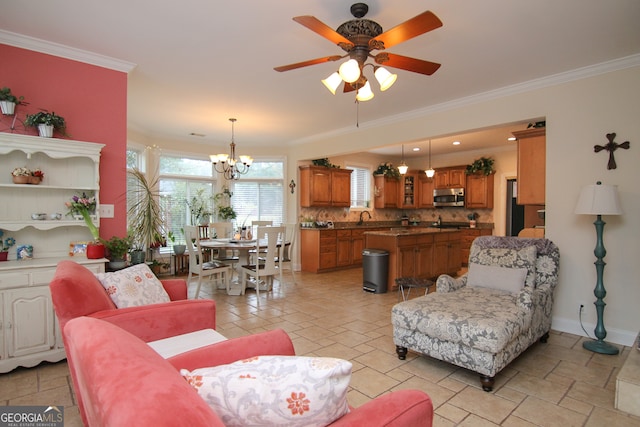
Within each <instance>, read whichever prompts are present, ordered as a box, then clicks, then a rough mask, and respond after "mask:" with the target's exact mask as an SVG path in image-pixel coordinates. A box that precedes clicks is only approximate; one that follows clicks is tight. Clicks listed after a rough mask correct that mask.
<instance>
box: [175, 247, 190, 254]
mask: <svg viewBox="0 0 640 427" xmlns="http://www.w3.org/2000/svg"><path fill="white" fill-rule="evenodd" d="M186 250H187V245H173V252H174V253H175V254H176V255H182V254H183V253H184V251H186Z"/></svg>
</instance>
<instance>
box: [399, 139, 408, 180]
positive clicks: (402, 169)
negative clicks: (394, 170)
mask: <svg viewBox="0 0 640 427" xmlns="http://www.w3.org/2000/svg"><path fill="white" fill-rule="evenodd" d="M408 169H409V166H407V165H406V164H405V162H404V144H402V162H401V163H400V166H398V171H399V172H400V175H404V174H406V173H407V170H408Z"/></svg>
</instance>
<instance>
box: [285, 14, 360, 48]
mask: <svg viewBox="0 0 640 427" xmlns="http://www.w3.org/2000/svg"><path fill="white" fill-rule="evenodd" d="M293 20H294V21H296V22H297V23H298V24H300V25H303V26H305V27H307V28H308V29H310V30H311V31H313V32H314V33H316V34H319V35H321V36H322V37H324V38H325V39H327V40H329V41H331V42H333V43H335V44H340V43H344V44H347V45H351V46H353V43H351V41H350V40H349V39H347V38H346V37H344V36H342V35H341V34H339V33H337V32H336V31H335V30H334V29H333V28H331V27H329V26H328V25H327V24H325V23H323V22H322V21H320V20H319V19H318V18H316V17H314V16H310V15H304V16H295V17H294V18H293Z"/></svg>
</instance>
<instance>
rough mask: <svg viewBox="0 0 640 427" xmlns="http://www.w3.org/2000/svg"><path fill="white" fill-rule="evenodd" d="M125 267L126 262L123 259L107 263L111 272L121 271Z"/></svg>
mask: <svg viewBox="0 0 640 427" xmlns="http://www.w3.org/2000/svg"><path fill="white" fill-rule="evenodd" d="M126 266H127V261H125V260H123V259H112V260H111V261H109V268H110V269H111V270H113V271H116V270H122V269H123V268H125V267H126Z"/></svg>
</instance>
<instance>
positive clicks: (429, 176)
mask: <svg viewBox="0 0 640 427" xmlns="http://www.w3.org/2000/svg"><path fill="white" fill-rule="evenodd" d="M424 173H426V174H427V178H433V176H434V175H435V174H436V171H435V170H433V168H432V167H431V140H429V169H427V170H426V171H424Z"/></svg>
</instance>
